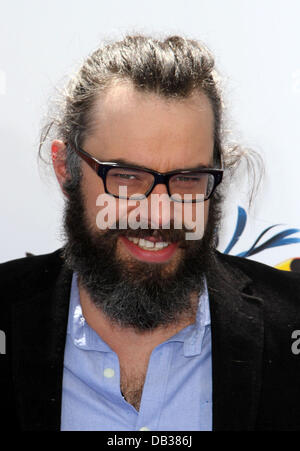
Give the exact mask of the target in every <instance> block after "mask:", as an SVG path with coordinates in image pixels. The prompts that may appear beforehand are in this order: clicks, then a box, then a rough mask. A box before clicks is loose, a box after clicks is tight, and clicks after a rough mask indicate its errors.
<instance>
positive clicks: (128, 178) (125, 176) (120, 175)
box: [111, 172, 137, 180]
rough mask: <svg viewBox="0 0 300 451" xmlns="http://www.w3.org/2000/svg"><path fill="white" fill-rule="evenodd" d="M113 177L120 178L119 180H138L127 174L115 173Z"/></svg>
mask: <svg viewBox="0 0 300 451" xmlns="http://www.w3.org/2000/svg"><path fill="white" fill-rule="evenodd" d="M111 175H113V177H118V178H122V179H125V180H136V178H137V177H136V176H135V175H133V174H125V173H123V172H122V173H115V174H111Z"/></svg>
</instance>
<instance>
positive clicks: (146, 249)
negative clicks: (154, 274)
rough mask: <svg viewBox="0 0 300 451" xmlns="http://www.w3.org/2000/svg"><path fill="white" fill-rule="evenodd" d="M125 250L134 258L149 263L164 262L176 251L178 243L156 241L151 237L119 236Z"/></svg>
mask: <svg viewBox="0 0 300 451" xmlns="http://www.w3.org/2000/svg"><path fill="white" fill-rule="evenodd" d="M120 240H121V241H122V243H123V244H124V246H125V247H126V249H127V251H128V252H129V253H130V254H131V255H132V256H133V257H135V258H136V259H138V260H141V261H146V262H149V263H164V262H166V261H168V260H169V259H170V258H171V257H172V256H173V255H174V253H175V252H176V250H177V248H178V243H169V242H167V241H156V240H154V239H153V238H152V239H151V238H150V239H144V238H135V237H124V236H122V237H120Z"/></svg>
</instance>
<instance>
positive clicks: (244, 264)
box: [217, 252, 300, 309]
mask: <svg viewBox="0 0 300 451" xmlns="http://www.w3.org/2000/svg"><path fill="white" fill-rule="evenodd" d="M217 259H218V261H219V262H220V263H221V264H222V265H223V266H225V267H226V268H227V269H228V273H229V272H233V273H234V274H235V276H237V275H238V274H242V275H243V276H244V277H246V278H247V279H248V280H249V281H250V282H251V284H252V287H253V289H254V292H256V293H257V295H258V296H259V295H264V294H265V295H267V298H269V299H274V300H275V299H276V298H278V299H282V300H287V299H289V302H295V304H296V305H297V308H298V309H299V306H300V273H297V272H291V271H283V270H279V269H277V268H273V267H272V266H269V265H266V264H264V263H260V262H257V261H254V260H250V259H247V258H243V257H236V256H232V255H227V254H222V253H221V252H217Z"/></svg>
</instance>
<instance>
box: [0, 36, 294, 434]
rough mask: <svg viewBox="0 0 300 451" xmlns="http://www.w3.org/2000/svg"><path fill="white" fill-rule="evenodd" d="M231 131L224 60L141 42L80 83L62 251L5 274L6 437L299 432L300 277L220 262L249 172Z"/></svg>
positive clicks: (65, 152)
mask: <svg viewBox="0 0 300 451" xmlns="http://www.w3.org/2000/svg"><path fill="white" fill-rule="evenodd" d="M221 113H222V101H221V96H220V91H219V87H218V84H217V81H216V74H215V71H214V63H213V59H212V57H211V55H210V54H209V52H208V51H207V50H206V49H205V48H204V46H202V45H201V44H199V43H197V42H195V41H190V40H186V39H183V38H180V37H177V36H173V37H170V38H167V39H165V40H164V41H158V40H155V39H151V38H146V37H143V36H127V37H126V38H125V39H124V40H123V41H121V42H116V43H112V44H110V45H107V46H105V47H103V48H100V49H98V50H96V51H95V52H94V53H93V54H92V55H91V56H90V57H89V58H88V59H87V60H86V61H85V63H84V64H83V66H82V68H81V69H80V71H79V73H78V74H77V76H76V77H74V78H73V79H72V80H71V82H70V84H69V86H68V89H67V93H66V95H65V98H64V103H63V104H62V105H61V109H60V111H59V112H58V114H57V117H55V118H54V119H53V122H52V124H51V125H52V126H56V128H55V136H54V138H55V139H53V140H52V144H51V156H52V163H53V167H54V170H55V174H56V177H57V179H58V182H59V184H60V186H61V189H62V191H63V193H64V197H65V214H64V231H65V238H66V239H65V243H64V246H63V248H62V249H60V250H58V251H56V252H54V253H52V254H49V255H42V256H30V257H27V258H23V259H19V260H16V261H13V262H8V263H5V264H2V265H1V270H0V273H1V284H2V287H3V289H2V301H1V302H2V309H1V311H2V314H1V322H0V329H1V330H3V331H4V332H5V334H6V340H7V351H6V354H5V355H3V356H1V360H0V363H1V371H0V377H1V402H2V411H3V412H5V418H4V420H3V423H2V424H3V425H5V427H6V428H11V429H16V430H17V429H21V430H111V431H113V430H114V431H122V430H125V431H128V430H133V431H138V430H153V431H159V430H169V431H170V430H174V431H175V430H176V431H180V430H181V431H192V430H281V429H283V430H300V403H299V395H300V389H299V378H300V358H299V356H297V355H296V353H293V352H292V348H291V346H292V334H293V332H294V331H295V330H297V329H299V328H300V313H299V309H300V278H299V275H296V274H292V273H286V272H280V271H278V270H275V269H273V268H270V267H267V266H265V265H262V264H260V263H256V262H253V261H249V260H245V259H242V258H238V257H231V256H226V255H222V254H221V253H219V252H218V251H216V246H217V239H218V230H219V226H220V217H221V216H220V215H221V211H222V210H221V206H222V198H223V197H224V196H225V189H224V186H225V185H224V182H225V181H226V176H227V181H229V182H230V177H231V175H232V168H233V167H234V166H235V165H236V164H237V163H238V162H239V160H240V158H241V154H242V153H241V152H238V150H237V149H236V148H235V149H230V148H228V149H225V147H224V146H223V143H222V136H221V125H222V114H221ZM48 130H49V127H48ZM223 172H224V177H223ZM222 177H223V182H222V183H221V181H222ZM158 196H159V200H160V202H159V203H158V204H155V202H152V201H153V200H155V199H157V197H158ZM185 196H187V197H185ZM112 200H113V202H112V203H110V202H111V201H112ZM191 200H192V201H193V202H191ZM134 201H135V204H134ZM141 204H143V207H144V208H143V209H141ZM179 206H180V207H181V210H180V209H179ZM199 206H200V208H199ZM188 208H189V209H190V210H188ZM167 210H168V211H169V217H168V216H166V214H165V213H166V211H167ZM189 212H190V213H191V216H190V217H189V219H187V218H188V213H189ZM199 212H200V213H199ZM195 218H196V219H195ZM179 220H180V221H181V224H182V227H178V223H179V222H180V221H179ZM200 223H202V224H203V231H202V232H203V233H202V234H201V237H200V238H197V239H187V236H188V235H187V233H188V230H189V231H190V232H191V231H192V232H195V230H196V228H197V226H198V224H200ZM124 224H125V226H124ZM136 225H137V226H138V225H140V227H137V226H136Z"/></svg>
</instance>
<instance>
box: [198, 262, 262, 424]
mask: <svg viewBox="0 0 300 451" xmlns="http://www.w3.org/2000/svg"><path fill="white" fill-rule="evenodd" d="M226 266H227V264H224V263H223V262H221V258H220V257H218V254H216V258H215V270H214V271H211V272H210V274H208V275H207V280H208V291H209V298H210V310H211V327H212V368H213V370H212V372H213V430H215V431H221V430H223V431H224V430H231V431H238V430H253V429H254V428H255V419H256V415H257V408H258V401H259V393H260V385H261V380H260V375H261V371H262V350H263V312H262V299H260V298H258V297H256V296H255V295H254V294H253V293H252V291H251V285H252V281H251V279H249V278H248V277H247V276H246V275H245V274H244V273H243V272H241V271H240V270H239V269H238V268H237V267H236V266H233V265H230V266H229V268H228V269H227V267H226Z"/></svg>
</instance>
